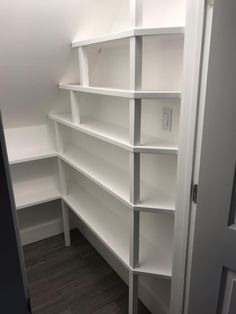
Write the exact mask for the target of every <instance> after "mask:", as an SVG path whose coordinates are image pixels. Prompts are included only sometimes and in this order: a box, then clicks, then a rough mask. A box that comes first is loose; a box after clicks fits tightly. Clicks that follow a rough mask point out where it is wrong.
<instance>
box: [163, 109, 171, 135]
mask: <svg viewBox="0 0 236 314" xmlns="http://www.w3.org/2000/svg"><path fill="white" fill-rule="evenodd" d="M161 127H162V129H163V130H165V131H171V127H172V109H171V108H165V107H163V108H162V119H161Z"/></svg>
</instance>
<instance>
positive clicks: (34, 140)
mask: <svg viewBox="0 0 236 314" xmlns="http://www.w3.org/2000/svg"><path fill="white" fill-rule="evenodd" d="M5 137H6V143H7V150H8V158H9V163H10V164H11V165H13V164H17V163H22V162H28V161H33V160H38V159H45V158H51V157H55V156H57V152H56V147H55V143H53V140H52V138H51V134H50V130H49V128H48V126H47V125H44V124H43V125H36V126H27V127H21V128H12V129H5Z"/></svg>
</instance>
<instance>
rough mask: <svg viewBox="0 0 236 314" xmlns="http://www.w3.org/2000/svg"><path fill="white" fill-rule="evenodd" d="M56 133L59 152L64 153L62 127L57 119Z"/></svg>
mask: <svg viewBox="0 0 236 314" xmlns="http://www.w3.org/2000/svg"><path fill="white" fill-rule="evenodd" d="M55 134H56V146H57V151H58V153H62V152H63V143H62V135H61V132H60V128H59V125H58V123H57V121H55Z"/></svg>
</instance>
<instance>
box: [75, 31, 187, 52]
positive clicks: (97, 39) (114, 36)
mask: <svg viewBox="0 0 236 314" xmlns="http://www.w3.org/2000/svg"><path fill="white" fill-rule="evenodd" d="M168 35H175V36H176V35H178V36H181V37H182V36H183V35H184V27H163V28H135V29H130V30H127V31H124V32H117V33H112V34H108V35H105V36H98V37H94V38H90V39H87V40H80V41H76V42H73V43H72V47H73V48H75V47H82V46H88V45H94V44H98V43H105V42H108V41H114V40H119V39H124V38H130V37H135V36H168Z"/></svg>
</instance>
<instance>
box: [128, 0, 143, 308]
mask: <svg viewBox="0 0 236 314" xmlns="http://www.w3.org/2000/svg"><path fill="white" fill-rule="evenodd" d="M142 19H143V0H130V21H131V27H132V28H136V27H142ZM129 44H130V56H129V58H130V59H129V61H130V69H129V70H130V82H129V83H130V89H131V90H141V89H142V50H143V48H142V46H143V42H142V37H131V38H130V42H129ZM140 137H141V99H130V102H129V142H130V145H133V146H135V145H140ZM129 180H130V202H131V203H133V204H137V203H138V202H139V201H140V154H139V153H133V152H132V153H129ZM139 228H140V213H139V212H136V211H134V210H131V211H130V261H129V262H130V266H131V267H132V268H136V267H137V266H138V265H139V232H140V230H139ZM138 281H139V277H138V275H136V274H134V272H133V271H130V273H129V314H137V313H138Z"/></svg>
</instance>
